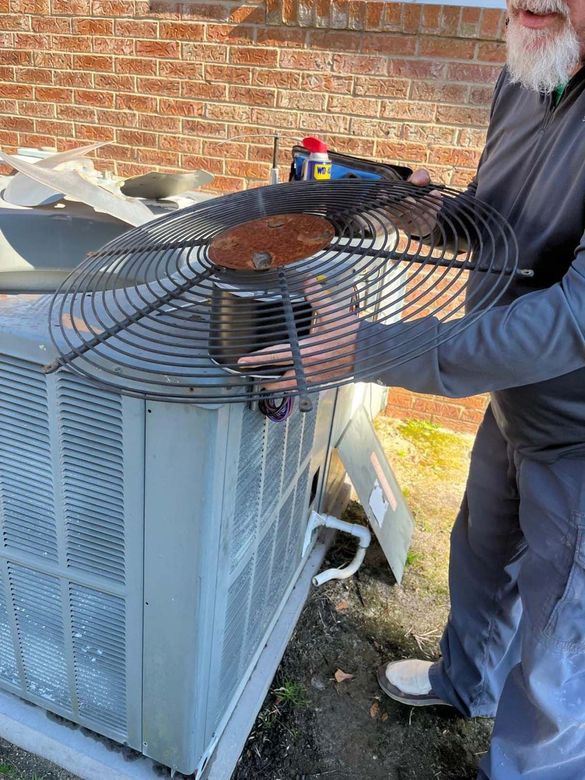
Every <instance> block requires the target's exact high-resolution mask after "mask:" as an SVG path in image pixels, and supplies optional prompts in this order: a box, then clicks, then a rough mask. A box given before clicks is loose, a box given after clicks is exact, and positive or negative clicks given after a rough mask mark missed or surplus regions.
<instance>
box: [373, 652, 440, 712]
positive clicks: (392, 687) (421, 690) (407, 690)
mask: <svg viewBox="0 0 585 780" xmlns="http://www.w3.org/2000/svg"><path fill="white" fill-rule="evenodd" d="M432 665H433V664H432V663H431V661H419V660H416V659H414V658H412V659H408V660H406V661H391V662H390V663H389V664H385V665H384V666H381V667H380V668H379V669H378V683H379V685H380V688H381V689H382V690H383V691H384V693H385V694H386V695H387V696H389V697H390V698H391V699H394V701H399V702H400V703H401V704H408V705H410V706H411V707H429V706H431V705H436V704H442V705H445V706H447V707H451V706H452V705H451V704H449V703H448V702H446V701H443V700H442V699H439V697H438V696H437V695H436V693H434V691H433V689H432V687H431V681H430V678H429V669H430V668H431V666H432Z"/></svg>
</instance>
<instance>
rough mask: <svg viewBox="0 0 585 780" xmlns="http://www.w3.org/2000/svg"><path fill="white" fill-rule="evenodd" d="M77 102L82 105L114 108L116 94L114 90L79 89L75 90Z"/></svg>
mask: <svg viewBox="0 0 585 780" xmlns="http://www.w3.org/2000/svg"><path fill="white" fill-rule="evenodd" d="M75 102H76V103H79V105H82V106H99V108H113V106H114V94H113V93H112V92H104V91H93V90H85V89H78V90H76V91H75Z"/></svg>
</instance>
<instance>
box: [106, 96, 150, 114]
mask: <svg viewBox="0 0 585 780" xmlns="http://www.w3.org/2000/svg"><path fill="white" fill-rule="evenodd" d="M114 108H116V109H117V110H118V111H145V112H147V113H149V112H150V113H154V112H155V111H156V110H157V108H158V100H157V99H156V98H155V97H149V96H146V95H128V94H126V93H123V94H121V95H116V96H115V104H114Z"/></svg>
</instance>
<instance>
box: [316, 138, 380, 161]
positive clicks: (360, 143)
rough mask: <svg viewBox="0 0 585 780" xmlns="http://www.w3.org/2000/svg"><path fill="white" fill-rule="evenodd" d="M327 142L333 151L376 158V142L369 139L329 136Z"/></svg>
mask: <svg viewBox="0 0 585 780" xmlns="http://www.w3.org/2000/svg"><path fill="white" fill-rule="evenodd" d="M327 141H328V142H329V144H330V146H331V148H332V149H334V150H337V151H340V152H345V153H346V154H355V155H358V156H361V157H373V156H374V141H373V140H369V139H367V138H355V137H353V136H341V135H339V136H338V135H328V136H327Z"/></svg>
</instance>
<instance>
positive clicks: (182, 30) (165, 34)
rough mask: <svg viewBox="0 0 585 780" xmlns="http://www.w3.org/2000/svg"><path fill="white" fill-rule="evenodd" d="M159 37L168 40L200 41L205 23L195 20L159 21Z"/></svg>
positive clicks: (203, 35) (203, 34)
mask: <svg viewBox="0 0 585 780" xmlns="http://www.w3.org/2000/svg"><path fill="white" fill-rule="evenodd" d="M160 37H161V38H163V39H166V40H170V41H202V40H204V38H205V25H203V24H196V23H195V22H161V23H160Z"/></svg>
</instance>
